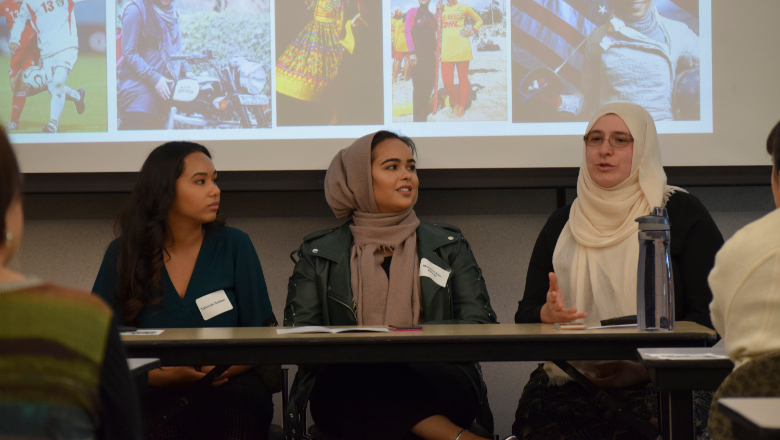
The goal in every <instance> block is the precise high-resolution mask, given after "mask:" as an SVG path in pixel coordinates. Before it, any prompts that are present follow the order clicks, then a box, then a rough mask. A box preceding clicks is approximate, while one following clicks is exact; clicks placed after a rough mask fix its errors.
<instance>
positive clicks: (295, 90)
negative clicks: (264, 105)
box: [275, 0, 383, 126]
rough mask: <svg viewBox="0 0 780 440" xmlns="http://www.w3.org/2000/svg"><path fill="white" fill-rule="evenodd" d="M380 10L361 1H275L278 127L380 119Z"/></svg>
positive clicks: (372, 4)
mask: <svg viewBox="0 0 780 440" xmlns="http://www.w3.org/2000/svg"><path fill="white" fill-rule="evenodd" d="M380 9H381V4H380V3H378V2H376V4H375V2H365V1H363V0H290V1H285V2H279V3H277V4H276V9H275V10H276V51H277V54H280V55H279V56H278V58H277V61H276V99H277V105H276V108H277V125H279V126H285V125H296V126H297V125H358V124H381V123H382V108H383V104H382V101H383V99H382V96H383V91H382V42H381V28H382V23H381V17H380V15H379V11H380ZM301 11H303V12H304V13H303V14H301ZM301 29H302V30H301Z"/></svg>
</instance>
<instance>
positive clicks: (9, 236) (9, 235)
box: [5, 232, 14, 243]
mask: <svg viewBox="0 0 780 440" xmlns="http://www.w3.org/2000/svg"><path fill="white" fill-rule="evenodd" d="M13 239H14V234H12V233H10V232H6V233H5V242H6V243H10V242H11V240H13Z"/></svg>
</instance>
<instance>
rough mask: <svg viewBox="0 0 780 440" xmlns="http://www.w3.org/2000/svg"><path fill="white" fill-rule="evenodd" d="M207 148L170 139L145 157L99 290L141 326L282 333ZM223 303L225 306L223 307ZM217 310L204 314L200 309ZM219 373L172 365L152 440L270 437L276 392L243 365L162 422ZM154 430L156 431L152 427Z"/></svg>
mask: <svg viewBox="0 0 780 440" xmlns="http://www.w3.org/2000/svg"><path fill="white" fill-rule="evenodd" d="M216 180H217V172H216V170H215V169H214V164H213V163H212V162H211V154H210V153H209V151H208V150H207V149H206V148H205V147H203V146H202V145H199V144H195V143H191V142H169V143H167V144H164V145H161V146H160V147H158V148H156V149H155V150H154V151H153V152H152V153H151V154H150V155H149V157H148V158H147V159H146V161H145V162H144V165H143V167H142V168H141V172H140V174H139V177H138V181H137V182H136V185H135V188H134V189H133V193H132V195H131V199H130V203H129V205H128V207H127V209H126V210H125V211H124V212H123V213H122V215H121V216H120V217H119V219H118V221H117V230H118V232H119V233H120V237H119V238H117V239H116V240H114V241H113V242H112V243H111V245H110V246H109V247H108V250H107V251H106V255H105V257H104V258H103V263H102V264H101V267H100V271H99V272H98V276H97V279H96V280H95V285H94V287H93V288H92V291H93V292H95V293H97V294H98V295H100V296H101V297H102V298H103V299H105V300H106V302H108V303H109V304H111V305H112V307H113V308H114V310H115V311H116V313H117V315H118V316H121V317H122V320H123V321H124V323H125V324H126V325H130V326H137V327H139V328H175V327H188V328H192V327H259V326H275V325H276V318H275V317H274V314H273V311H272V309H271V302H270V300H269V299H268V291H267V289H266V285H265V278H264V277H263V271H262V268H261V267H260V261H259V259H258V257H257V253H256V252H255V249H254V246H253V245H252V242H251V240H250V239H249V236H247V234H245V233H244V232H241V231H239V230H237V229H234V228H229V227H226V226H225V222H224V220H222V219H221V218H220V217H219V216H218V211H219V200H220V191H219V188H218V187H217V184H216ZM220 300H222V301H220ZM203 304H215V305H214V306H212V307H209V308H207V309H205V310H204V311H201V307H199V305H201V306H202V305H203ZM211 368H213V367H202V366H192V367H163V368H160V369H156V370H153V371H151V372H150V373H149V385H151V386H150V387H149V392H148V393H147V395H146V396H144V398H143V401H144V405H143V407H144V411H145V413H146V414H145V416H146V420H147V427H146V437H147V438H148V439H174V438H209V439H222V438H224V439H228V438H229V439H244V438H265V437H266V435H267V431H268V427H269V425H270V422H271V419H272V417H273V403H272V402H271V394H270V393H269V392H268V390H267V389H266V387H265V386H264V385H263V382H262V380H261V378H260V376H258V375H257V374H256V373H255V372H254V371H253V370H252V366H250V365H234V366H232V367H230V369H228V370H227V371H226V372H225V373H224V374H222V375H221V376H219V377H218V378H216V379H215V381H214V383H213V385H214V386H213V387H208V388H206V389H205V390H204V391H203V392H202V394H200V395H199V397H198V398H197V399H191V402H190V404H189V405H188V406H187V407H186V408H185V410H184V411H182V412H180V413H179V414H177V415H175V416H174V417H172V418H168V420H166V421H165V422H163V423H154V424H149V423H148V422H149V421H150V420H154V419H159V416H160V414H161V413H163V412H165V411H166V410H167V409H169V408H170V407H171V406H172V405H173V404H174V403H175V402H176V401H177V400H178V399H179V398H180V397H182V396H183V395H184V394H185V393H186V388H187V387H188V386H190V385H192V384H193V383H195V382H196V381H198V380H200V379H201V378H203V377H204V376H205V375H206V374H207V373H208V372H209V371H210V370H211ZM150 425H153V426H150Z"/></svg>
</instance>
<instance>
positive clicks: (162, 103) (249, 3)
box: [117, 0, 271, 130]
mask: <svg viewBox="0 0 780 440" xmlns="http://www.w3.org/2000/svg"><path fill="white" fill-rule="evenodd" d="M269 12H270V4H269V0H233V1H231V2H230V3H229V4H228V3H222V4H221V5H220V7H218V8H216V7H215V5H214V2H213V1H207V0H188V1H180V0H118V4H117V14H118V16H117V29H118V32H117V37H118V38H117V111H118V115H117V117H118V126H119V129H120V130H157V129H195V128H219V129H226V128H267V127H270V121H271V110H270V108H271V103H270V92H271V84H270V78H271V75H270V72H269V66H270V61H271V60H270V56H271V47H270V22H271V20H270V14H269ZM230 78H235V79H236V80H235V81H232V80H231V79H230ZM177 85H179V86H178V87H177ZM177 91H179V93H177ZM185 92H186V93H185Z"/></svg>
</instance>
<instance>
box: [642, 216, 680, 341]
mask: <svg viewBox="0 0 780 440" xmlns="http://www.w3.org/2000/svg"><path fill="white" fill-rule="evenodd" d="M636 221H637V222H638V223H639V265H638V268H637V276H636V285H637V287H636V314H637V325H638V327H639V331H670V330H674V283H673V278H672V260H671V255H670V253H669V225H670V223H669V215H668V214H667V212H666V208H660V207H656V208H653V212H652V214H650V215H646V216H643V217H639V218H638V219H636Z"/></svg>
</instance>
